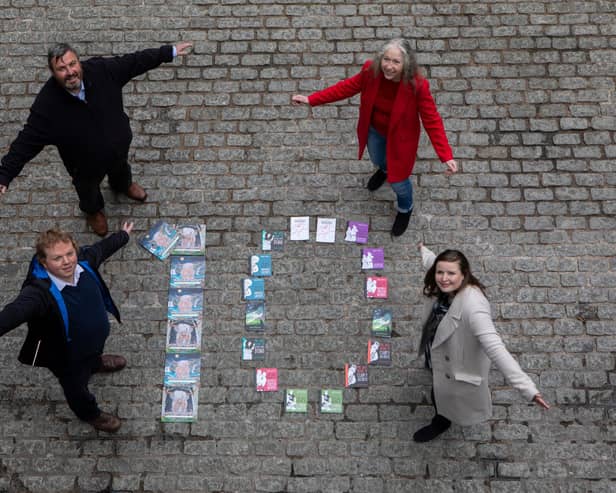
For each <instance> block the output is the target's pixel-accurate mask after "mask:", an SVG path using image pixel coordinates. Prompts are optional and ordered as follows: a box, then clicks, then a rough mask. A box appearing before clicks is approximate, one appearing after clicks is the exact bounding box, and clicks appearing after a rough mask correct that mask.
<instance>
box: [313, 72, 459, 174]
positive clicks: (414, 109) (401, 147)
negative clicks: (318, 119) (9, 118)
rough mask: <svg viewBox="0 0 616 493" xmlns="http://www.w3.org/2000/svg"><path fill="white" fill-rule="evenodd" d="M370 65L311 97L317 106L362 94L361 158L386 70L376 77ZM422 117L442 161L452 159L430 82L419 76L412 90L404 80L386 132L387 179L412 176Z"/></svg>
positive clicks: (360, 107) (360, 115)
mask: <svg viewBox="0 0 616 493" xmlns="http://www.w3.org/2000/svg"><path fill="white" fill-rule="evenodd" d="M370 65H371V62H370V61H368V62H366V63H365V64H364V66H363V67H362V69H361V72H359V73H358V74H357V75H354V76H353V77H349V78H348V79H345V80H342V81H340V82H338V83H337V84H334V85H333V86H331V87H328V88H326V89H323V90H322V91H317V92H315V93H314V94H311V95H310V96H309V97H308V101H309V103H310V106H318V105H320V104H326V103H333V102H334V101H340V100H341V99H346V98H350V97H352V96H354V95H355V94H357V93H361V99H360V104H359V121H358V122H357V138H358V141H359V159H361V157H362V156H363V154H364V149H365V148H366V144H367V142H368V129H369V128H370V119H371V117H372V108H373V106H374V101H375V99H376V96H377V93H378V90H379V84H380V82H381V80H382V79H383V72H381V71H379V75H378V76H377V77H375V76H374V73H373V72H372V69H371V68H370ZM420 117H421V122H422V124H423V127H424V128H425V129H426V132H428V137H430V141H431V142H432V147H434V150H435V152H436V154H437V155H438V157H439V159H440V160H441V162H446V161H449V160H450V159H453V153H452V152H451V147H450V146H449V142H448V141H447V135H446V134H445V127H444V126H443V120H442V119H441V115H439V113H438V111H437V109H436V105H435V104H434V99H433V98H432V94H431V93H430V84H429V83H428V81H427V80H426V79H423V78H420V77H418V78H417V79H416V89H415V91H413V86H411V84H405V83H401V85H400V87H399V89H398V94H397V95H396V99H395V101H394V107H393V110H392V113H391V118H390V120H389V131H388V134H387V148H386V160H387V181H388V182H390V183H395V182H398V181H402V180H405V179H407V178H408V177H409V176H411V172H412V171H413V166H414V165H415V158H416V157H417V147H418V146H419V134H420V132H421V126H420V124H419V119H420Z"/></svg>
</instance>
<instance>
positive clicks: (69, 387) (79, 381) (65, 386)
mask: <svg viewBox="0 0 616 493" xmlns="http://www.w3.org/2000/svg"><path fill="white" fill-rule="evenodd" d="M100 367H101V357H100V355H95V356H91V357H89V358H87V359H85V360H83V361H80V362H79V363H73V364H71V366H70V367H68V368H66V369H64V370H61V371H53V374H54V375H55V376H56V377H57V378H58V381H59V382H60V385H61V386H62V390H64V396H65V397H66V402H67V404H68V407H70V408H71V411H73V412H74V413H75V415H76V416H77V417H78V418H79V419H81V420H82V421H90V420H92V419H95V418H98V416H99V415H100V414H101V410H100V409H99V408H98V404H97V403H96V397H94V395H93V394H92V393H90V391H89V390H88V383H89V381H90V377H91V376H92V374H93V373H96V372H97V371H98V369H99V368H100Z"/></svg>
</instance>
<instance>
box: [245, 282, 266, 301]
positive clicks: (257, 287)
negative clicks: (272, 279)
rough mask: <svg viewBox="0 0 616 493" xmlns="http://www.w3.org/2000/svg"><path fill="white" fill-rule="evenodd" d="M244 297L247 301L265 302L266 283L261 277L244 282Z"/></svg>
mask: <svg viewBox="0 0 616 493" xmlns="http://www.w3.org/2000/svg"><path fill="white" fill-rule="evenodd" d="M242 296H243V298H244V299H245V300H264V299H265V281H264V280H263V279H262V278H260V277H251V278H250V279H243V280H242Z"/></svg>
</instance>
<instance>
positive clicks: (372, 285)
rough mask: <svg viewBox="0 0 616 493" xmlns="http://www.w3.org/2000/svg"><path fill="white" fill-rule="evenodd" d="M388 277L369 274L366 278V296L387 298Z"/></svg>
mask: <svg viewBox="0 0 616 493" xmlns="http://www.w3.org/2000/svg"><path fill="white" fill-rule="evenodd" d="M387 294H388V289H387V278H386V277H377V276H368V277H367V278H366V298H387Z"/></svg>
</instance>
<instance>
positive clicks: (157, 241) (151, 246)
mask: <svg viewBox="0 0 616 493" xmlns="http://www.w3.org/2000/svg"><path fill="white" fill-rule="evenodd" d="M179 239H180V234H179V233H178V231H177V230H176V229H175V228H174V227H173V226H172V225H171V224H167V223H166V222H164V221H158V222H157V223H156V224H155V225H154V226H152V227H151V228H150V230H149V231H148V232H147V233H146V234H145V236H143V237H142V238H141V239H140V240H139V244H140V245H141V246H142V247H143V248H145V249H146V250H147V251H148V252H150V253H151V254H152V255H154V256H155V257H158V258H159V259H160V260H165V259H166V258H167V257H168V256H169V254H170V253H171V250H173V248H174V247H175V244H176V243H177V242H178V240H179Z"/></svg>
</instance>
